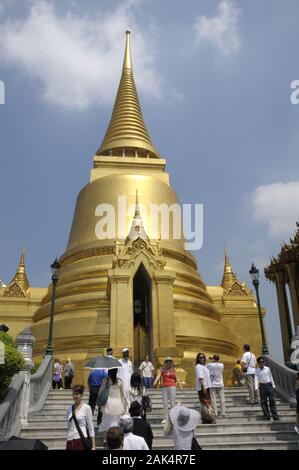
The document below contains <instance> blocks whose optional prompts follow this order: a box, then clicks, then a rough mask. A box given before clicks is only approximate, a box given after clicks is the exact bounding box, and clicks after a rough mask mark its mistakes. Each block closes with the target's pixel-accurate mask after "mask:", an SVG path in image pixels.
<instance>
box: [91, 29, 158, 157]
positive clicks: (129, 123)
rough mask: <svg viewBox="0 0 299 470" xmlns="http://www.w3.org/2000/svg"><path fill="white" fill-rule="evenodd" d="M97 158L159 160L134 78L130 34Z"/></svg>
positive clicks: (127, 38)
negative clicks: (108, 121)
mask: <svg viewBox="0 0 299 470" xmlns="http://www.w3.org/2000/svg"><path fill="white" fill-rule="evenodd" d="M96 155H113V156H127V157H137V156H138V157H150V158H160V157H159V154H158V152H157V150H156V149H155V147H154V146H153V144H152V142H151V138H150V136H149V134H148V131H147V129H146V127H145V124H144V121H143V117H142V112H141V107H140V103H139V99H138V94H137V90H136V85H135V81H134V76H133V67H132V59H131V48H130V31H126V48H125V57H124V63H123V69H122V75H121V79H120V83H119V87H118V92H117V95H116V99H115V103H114V108H113V112H112V116H111V119H110V123H109V126H108V129H107V131H106V134H105V137H104V140H103V142H102V145H101V147H100V148H99V149H98V151H97V152H96Z"/></svg>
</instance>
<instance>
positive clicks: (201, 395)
mask: <svg viewBox="0 0 299 470" xmlns="http://www.w3.org/2000/svg"><path fill="white" fill-rule="evenodd" d="M198 398H199V400H200V401H201V402H211V395H210V389H209V388H206V392H205V393H204V392H203V390H202V389H201V390H199V391H198Z"/></svg>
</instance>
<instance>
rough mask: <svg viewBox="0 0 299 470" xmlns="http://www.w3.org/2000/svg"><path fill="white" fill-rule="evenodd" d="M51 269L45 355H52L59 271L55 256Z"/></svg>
mask: <svg viewBox="0 0 299 470" xmlns="http://www.w3.org/2000/svg"><path fill="white" fill-rule="evenodd" d="M51 271H52V300H51V314H50V325H49V337H48V346H47V349H46V353H45V354H46V356H47V355H49V356H52V354H53V348H52V336H53V321H54V309H55V295H56V284H57V281H58V276H59V271H60V263H59V261H58V259H57V258H56V259H55V261H54V263H53V264H51Z"/></svg>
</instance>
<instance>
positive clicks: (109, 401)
mask: <svg viewBox="0 0 299 470" xmlns="http://www.w3.org/2000/svg"><path fill="white" fill-rule="evenodd" d="M107 356H108V357H111V358H113V351H112V349H111V348H109V349H107ZM113 359H114V358H113ZM209 359H210V362H209V363H207V358H206V356H205V354H203V353H199V354H197V357H196V365H195V378H196V380H195V387H196V390H197V393H198V398H199V402H200V412H198V411H197V410H196V409H194V408H187V407H185V406H182V405H181V404H179V403H178V404H176V388H177V386H179V387H180V389H182V384H181V382H180V379H179V376H178V374H177V372H176V369H175V366H174V362H173V360H172V358H171V357H167V358H166V359H165V361H164V364H163V366H162V367H161V368H160V369H159V371H158V373H157V376H156V378H155V380H154V381H153V374H154V367H153V365H152V363H151V362H150V360H149V357H148V356H146V358H145V360H144V361H143V362H142V363H141V365H140V368H139V371H138V372H137V371H135V372H134V368H133V365H132V362H131V361H130V358H129V349H128V348H125V349H123V351H122V358H121V359H120V360H119V363H120V366H118V367H113V368H109V369H94V370H92V371H91V373H90V374H89V377H88V388H89V404H88V405H87V404H85V403H84V402H83V393H84V387H83V386H82V385H76V386H75V387H73V389H72V392H73V399H74V403H73V405H72V406H70V407H69V408H68V410H67V423H68V433H67V449H68V450H77V449H81V450H82V449H85V450H87V449H90V450H91V449H95V447H96V443H95V435H96V434H97V436H99V437H101V438H102V444H103V445H104V447H106V448H108V449H111V450H117V449H122V450H148V449H152V445H153V438H154V436H153V432H152V429H151V426H150V424H149V422H148V421H147V419H146V417H147V413H149V412H151V411H152V406H153V405H152V402H151V399H150V396H149V393H148V390H149V389H150V388H152V387H156V386H158V385H159V386H160V387H161V390H162V398H163V420H162V422H161V424H162V425H163V434H164V435H165V436H170V435H171V436H172V437H173V442H174V449H175V450H191V449H193V450H200V446H199V444H198V442H197V440H196V438H195V432H196V428H197V426H198V424H200V423H202V424H215V423H216V420H217V419H218V417H221V418H225V417H227V410H226V404H225V394H224V381H223V374H224V364H223V363H222V362H221V361H220V357H219V355H218V354H214V355H213V356H212V357H210V358H209ZM57 364H59V366H60V367H58V366H57ZM67 367H69V368H67ZM65 370H67V371H69V370H71V371H72V372H71V376H72V377H73V375H74V367H73V365H72V363H71V360H70V359H68V361H67V364H66V365H65ZM61 373H62V365H61V364H60V363H59V361H57V362H55V364H54V376H55V374H57V375H58V377H57V378H56V379H55V380H54V376H53V387H54V383H55V386H56V384H57V383H58V387H59V385H61V380H62V377H61ZM59 375H60V381H59ZM68 376H69V374H68ZM68 376H67V377H68ZM232 377H233V383H234V385H235V386H242V385H243V384H246V386H247V389H248V393H249V400H248V404H249V405H253V404H257V403H260V405H261V409H262V413H263V418H264V419H265V420H270V419H271V415H272V418H273V419H274V420H278V419H279V416H278V413H277V409H276V404H275V393H274V392H275V383H274V380H273V377H272V374H271V370H270V368H269V367H267V366H266V365H265V361H264V358H263V357H262V356H261V357H258V358H256V356H255V355H254V354H253V353H252V352H251V351H250V345H248V344H245V345H244V347H243V356H242V359H241V360H240V361H237V363H236V365H235V366H234V368H233V373H232ZM297 380H298V379H297ZM67 384H68V385H70V382H69V381H67ZM59 388H60V387H59ZM218 406H219V410H218ZM96 407H98V414H97V428H96V433H95V429H94V425H93V414H94V412H95V409H96ZM297 413H298V409H297ZM297 417H298V414H297ZM297 425H298V422H297Z"/></svg>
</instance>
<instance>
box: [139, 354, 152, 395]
mask: <svg viewBox="0 0 299 470" xmlns="http://www.w3.org/2000/svg"><path fill="white" fill-rule="evenodd" d="M139 370H140V373H141V376H142V381H143V385H144V387H145V388H152V386H153V371H154V366H153V364H152V363H151V362H150V360H149V356H145V361H143V362H142V363H141V364H140V367H139Z"/></svg>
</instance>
